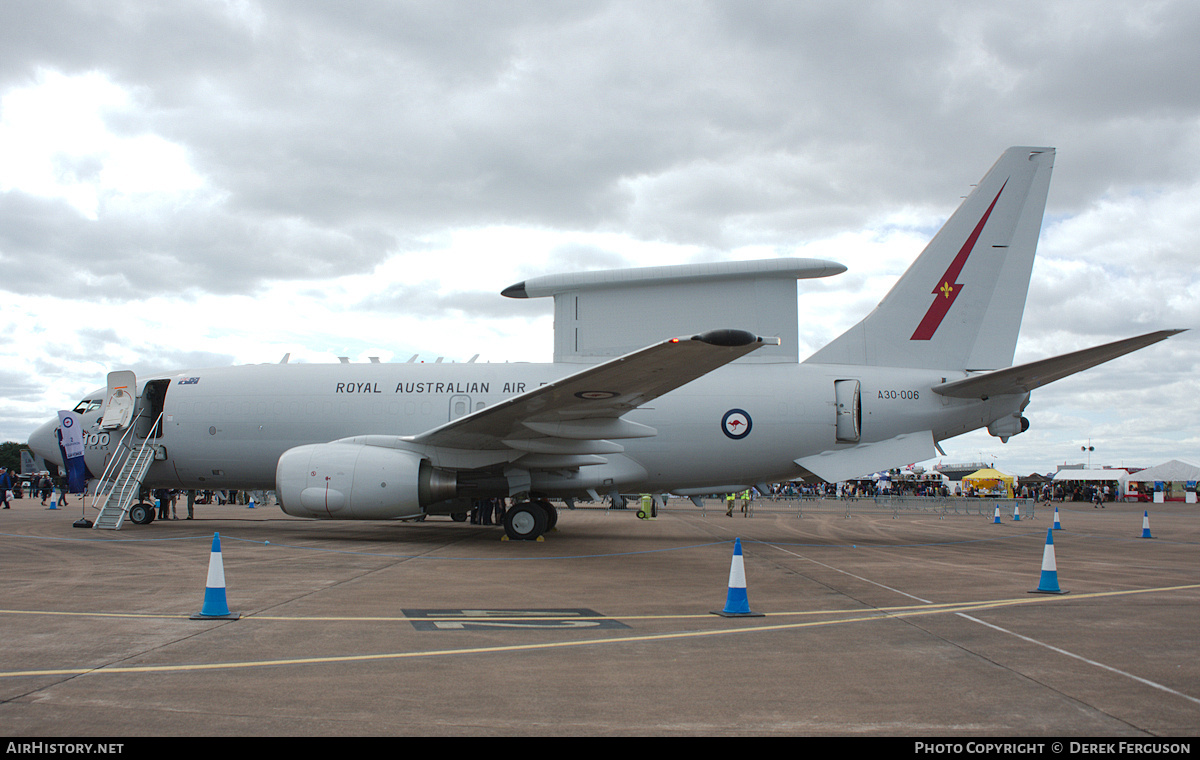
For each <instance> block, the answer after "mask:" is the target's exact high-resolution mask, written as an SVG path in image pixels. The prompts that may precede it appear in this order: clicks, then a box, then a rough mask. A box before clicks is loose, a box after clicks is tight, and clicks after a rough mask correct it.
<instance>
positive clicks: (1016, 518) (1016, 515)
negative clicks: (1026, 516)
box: [1013, 504, 1021, 522]
mask: <svg viewBox="0 0 1200 760" xmlns="http://www.w3.org/2000/svg"><path fill="white" fill-rule="evenodd" d="M1013 522H1021V508H1020V507H1018V506H1017V505H1016V504H1013Z"/></svg>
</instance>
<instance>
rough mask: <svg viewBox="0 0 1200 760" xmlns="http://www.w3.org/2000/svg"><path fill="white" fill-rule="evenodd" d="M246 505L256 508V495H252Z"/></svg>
mask: <svg viewBox="0 0 1200 760" xmlns="http://www.w3.org/2000/svg"><path fill="white" fill-rule="evenodd" d="M246 506H248V507H250V509H254V497H253V496H251V497H250V501H249V503H248V504H247V505H246Z"/></svg>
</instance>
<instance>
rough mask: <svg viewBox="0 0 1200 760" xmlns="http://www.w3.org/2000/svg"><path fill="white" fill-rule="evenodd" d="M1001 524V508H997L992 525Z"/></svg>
mask: <svg viewBox="0 0 1200 760" xmlns="http://www.w3.org/2000/svg"><path fill="white" fill-rule="evenodd" d="M999 524H1000V507H996V516H995V517H993V518H992V525H999Z"/></svg>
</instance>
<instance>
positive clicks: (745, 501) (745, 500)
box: [742, 488, 750, 517]
mask: <svg viewBox="0 0 1200 760" xmlns="http://www.w3.org/2000/svg"><path fill="white" fill-rule="evenodd" d="M749 506H750V489H749V488H747V489H746V490H745V491H742V517H749V516H750V515H748V514H746V510H747V508H748V507H749Z"/></svg>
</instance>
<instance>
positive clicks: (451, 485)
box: [275, 443, 458, 520]
mask: <svg viewBox="0 0 1200 760" xmlns="http://www.w3.org/2000/svg"><path fill="white" fill-rule="evenodd" d="M275 488H276V495H277V496H278V498H279V504H280V507H282V509H283V511H284V512H287V513H288V514H289V515H294V516H296V517H323V518H332V519H341V520H387V519H390V518H395V517H409V516H414V515H419V514H422V508H423V507H424V506H426V505H428V504H433V503H435V502H439V501H444V500H446V499H450V498H453V497H454V496H455V495H456V493H457V490H458V489H457V478H456V476H455V474H454V473H453V472H448V471H446V470H440V469H437V468H435V467H433V466H432V465H431V464H430V463H429V460H427V459H423V458H422V457H421V456H420V455H419V454H417V453H414V452H412V451H403V450H401V449H387V448H382V447H379V446H364V445H362V444H348V443H318V444H310V445H307V446H297V447H296V448H294V449H288V450H287V451H285V452H284V453H283V456H281V457H279V464H278V465H277V466H276V468H275Z"/></svg>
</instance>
